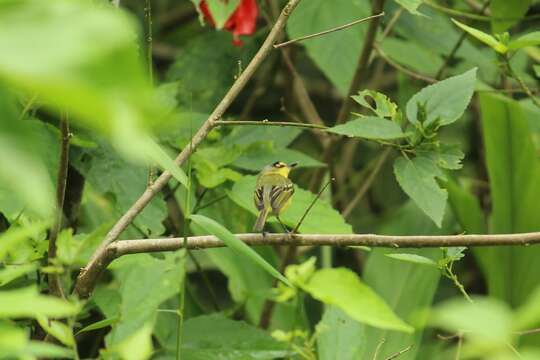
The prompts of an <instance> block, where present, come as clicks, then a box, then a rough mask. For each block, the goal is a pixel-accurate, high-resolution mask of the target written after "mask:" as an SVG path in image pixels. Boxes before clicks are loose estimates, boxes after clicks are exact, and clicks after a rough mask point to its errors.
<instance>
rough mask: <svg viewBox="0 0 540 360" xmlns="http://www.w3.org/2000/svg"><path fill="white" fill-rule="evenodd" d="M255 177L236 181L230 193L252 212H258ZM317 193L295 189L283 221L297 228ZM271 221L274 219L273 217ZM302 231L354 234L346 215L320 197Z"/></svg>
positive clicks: (307, 217) (305, 220) (239, 203)
mask: <svg viewBox="0 0 540 360" xmlns="http://www.w3.org/2000/svg"><path fill="white" fill-rule="evenodd" d="M256 181H257V178H256V177H255V176H244V177H243V178H242V179H241V180H239V181H237V182H236V183H235V184H234V186H233V188H232V190H231V191H230V192H228V195H229V197H230V198H231V199H232V200H233V201H234V202H236V203H237V204H238V205H240V206H241V207H243V208H244V209H246V210H248V211H250V212H251V213H252V214H257V209H255V205H254V204H253V192H254V191H255V183H256ZM314 197H315V195H314V194H313V193H311V192H309V191H307V190H303V189H300V188H298V187H296V188H295V192H294V195H293V198H292V203H291V205H290V206H289V208H287V209H286V210H285V211H284V212H283V214H280V218H281V220H282V221H283V222H284V223H285V224H287V225H289V226H291V227H294V226H296V224H297V223H298V221H299V220H300V218H301V217H302V215H303V214H304V213H305V211H306V209H307V208H308V206H309V205H310V204H311V203H312V201H313V199H314ZM270 221H272V219H270ZM300 232H302V233H314V234H332V233H342V234H350V233H352V229H351V226H350V225H349V224H347V223H346V222H345V220H344V219H343V217H342V216H341V215H340V214H339V213H338V212H337V211H336V210H335V209H333V208H332V207H331V206H330V204H328V203H327V202H326V201H325V200H323V199H319V200H317V202H316V203H315V206H313V208H312V209H311V211H310V212H309V214H308V215H307V216H306V218H305V219H304V222H303V223H302V226H301V227H300Z"/></svg>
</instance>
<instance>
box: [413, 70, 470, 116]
mask: <svg viewBox="0 0 540 360" xmlns="http://www.w3.org/2000/svg"><path fill="white" fill-rule="evenodd" d="M475 83H476V68H474V69H471V70H469V71H467V72H466V73H463V74H461V75H458V76H453V77H450V78H448V79H446V80H443V81H439V82H438V83H435V84H433V85H429V86H427V87H425V88H423V89H422V90H420V92H418V93H417V94H416V95H414V96H413V97H412V98H411V99H410V100H409V101H408V102H407V118H408V119H409V121H410V122H411V123H413V124H418V122H419V120H420V119H418V112H419V106H423V107H425V111H426V113H427V116H426V119H425V125H429V124H432V123H433V122H434V121H437V120H438V121H439V123H440V124H441V125H448V124H451V123H453V122H454V121H456V120H457V119H459V118H460V117H461V115H463V112H465V109H466V108H467V106H468V105H469V102H470V101H471V97H472V95H473V92H474V84H475Z"/></svg>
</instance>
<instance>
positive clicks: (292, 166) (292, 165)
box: [289, 162, 298, 169]
mask: <svg viewBox="0 0 540 360" xmlns="http://www.w3.org/2000/svg"><path fill="white" fill-rule="evenodd" d="M296 165H298V163H297V162H293V163H290V164H289V167H290V168H291V169H292V168H294V167H296Z"/></svg>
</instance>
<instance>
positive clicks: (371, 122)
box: [326, 116, 407, 140]
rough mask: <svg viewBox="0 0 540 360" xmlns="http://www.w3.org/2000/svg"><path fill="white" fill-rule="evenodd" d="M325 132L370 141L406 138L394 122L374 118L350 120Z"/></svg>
mask: <svg viewBox="0 0 540 360" xmlns="http://www.w3.org/2000/svg"><path fill="white" fill-rule="evenodd" d="M326 131H328V132H331V133H334V134H341V135H346V136H349V137H360V138H364V139H370V140H392V139H400V138H403V137H405V136H407V135H406V134H404V133H403V131H401V128H400V127H399V125H398V124H396V123H395V122H393V121H390V120H386V119H383V118H379V117H374V116H367V117H361V118H359V119H356V120H351V121H348V122H346V123H345V124H341V125H337V126H334V127H331V128H329V129H327V130H326Z"/></svg>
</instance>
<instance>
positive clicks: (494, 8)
mask: <svg viewBox="0 0 540 360" xmlns="http://www.w3.org/2000/svg"><path fill="white" fill-rule="evenodd" d="M530 4H531V0H516V1H512V2H508V1H505V0H493V1H491V3H490V4H489V9H490V10H491V13H492V16H493V19H492V20H491V28H492V29H493V32H494V33H502V32H503V31H506V30H508V29H509V28H510V27H511V26H512V25H514V24H516V23H517V22H519V20H520V19H521V18H522V17H523V16H524V15H525V14H526V13H527V10H528V9H529V5H530Z"/></svg>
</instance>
